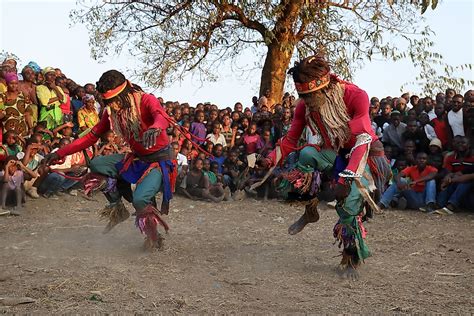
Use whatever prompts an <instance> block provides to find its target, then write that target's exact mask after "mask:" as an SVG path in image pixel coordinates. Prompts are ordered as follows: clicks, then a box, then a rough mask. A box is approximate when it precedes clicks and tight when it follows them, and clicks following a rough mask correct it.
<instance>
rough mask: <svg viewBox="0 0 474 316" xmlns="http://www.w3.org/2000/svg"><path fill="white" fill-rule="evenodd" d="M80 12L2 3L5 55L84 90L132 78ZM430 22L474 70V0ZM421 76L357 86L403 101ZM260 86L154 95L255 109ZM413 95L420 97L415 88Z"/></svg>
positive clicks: (53, 4) (193, 84) (211, 85)
mask: <svg viewBox="0 0 474 316" xmlns="http://www.w3.org/2000/svg"><path fill="white" fill-rule="evenodd" d="M75 6H76V3H75V1H70V0H49V1H45V0H0V21H1V22H0V51H2V50H5V51H8V52H11V53H14V54H15V55H17V56H18V57H19V58H20V61H21V62H20V67H22V66H23V65H25V64H27V63H28V62H29V61H31V60H33V61H36V62H37V63H38V64H39V65H40V66H41V67H42V68H44V67H46V66H53V67H57V68H61V69H62V70H63V72H64V73H65V74H66V75H67V76H68V77H70V78H72V79H74V80H75V81H76V82H78V83H79V84H85V83H87V82H93V83H94V82H96V81H97V80H98V79H99V77H100V75H101V74H102V73H103V72H105V71H107V70H109V69H117V70H120V71H123V72H124V73H125V74H127V70H128V69H130V67H133V65H134V60H133V57H130V56H126V55H122V56H108V57H107V60H106V61H105V62H102V63H99V62H97V61H95V60H93V59H92V58H91V57H90V48H89V46H88V43H89V37H88V33H87V30H86V28H85V27H84V26H83V25H73V26H71V21H70V19H69V12H70V11H71V9H73V8H75ZM424 16H425V17H426V19H427V24H428V25H429V26H430V27H431V29H432V30H434V31H435V32H436V36H435V38H434V42H435V49H436V51H438V52H439V53H441V54H442V55H443V56H444V58H445V61H446V62H447V63H448V64H450V65H460V64H466V63H472V64H474V42H473V38H474V23H473V19H474V1H473V0H444V1H441V3H440V4H439V5H438V8H437V9H436V10H434V11H433V10H431V9H428V11H427V13H425V14H424ZM241 60H243V61H244V63H245V61H246V60H247V61H248V64H249V65H253V64H254V62H255V59H254V56H251V55H249V56H242V58H241ZM262 64H263V63H262ZM20 67H19V68H20ZM20 69H21V68H20ZM416 75H417V74H416V70H415V69H414V68H413V66H412V65H411V64H410V63H409V62H408V61H398V62H393V61H390V60H388V61H387V60H378V61H373V62H367V63H366V64H365V65H364V67H363V68H362V69H360V70H358V71H356V73H355V75H354V80H353V82H354V83H356V84H357V85H358V86H359V87H361V88H363V89H365V90H366V91H367V93H368V94H369V96H378V97H383V96H387V95H392V96H395V95H400V87H401V86H402V84H404V83H406V82H409V81H412V80H413V79H414V78H415V77H416ZM463 77H464V78H465V79H470V80H474V75H473V71H467V72H464V73H463ZM259 80H260V71H253V72H251V73H249V75H248V76H245V77H239V76H237V75H235V74H234V73H233V72H232V71H231V69H230V67H229V69H222V70H221V76H220V78H219V80H218V81H217V82H204V83H201V82H200V81H199V80H196V78H195V77H194V78H193V77H191V76H189V77H188V78H186V79H185V80H183V81H182V82H176V83H175V84H173V85H172V86H170V87H168V88H164V89H148V92H153V93H154V94H155V95H157V96H162V97H163V98H164V99H165V100H173V101H180V102H189V103H190V104H191V105H195V104H196V103H198V102H212V103H215V104H218V105H219V107H221V108H223V107H227V106H231V107H233V105H234V104H235V102H242V103H243V104H244V106H249V105H251V98H252V96H253V95H257V94H258V88H259ZM290 87H292V84H290ZM471 88H472V87H471ZM408 90H409V92H411V93H419V89H418V88H415V87H409V88H408Z"/></svg>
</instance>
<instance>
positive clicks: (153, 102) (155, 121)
mask: <svg viewBox="0 0 474 316" xmlns="http://www.w3.org/2000/svg"><path fill="white" fill-rule="evenodd" d="M140 113H141V124H140V125H141V129H140V135H139V136H140V140H141V138H142V136H143V133H144V132H145V131H146V130H148V129H150V128H161V133H160V135H158V137H157V139H156V144H155V146H154V147H153V148H149V149H145V148H144V147H143V145H142V144H141V143H140V142H139V141H136V140H135V139H134V138H133V137H132V138H130V139H126V141H127V142H128V143H129V144H130V148H131V149H132V151H133V152H135V153H137V154H138V155H140V156H143V155H148V154H151V153H154V152H156V151H158V150H160V149H162V148H164V147H166V146H168V144H169V139H168V135H166V128H167V127H168V125H169V123H168V120H167V119H166V117H168V115H167V114H166V112H165V110H164V109H163V108H162V107H161V105H160V102H159V101H158V100H157V99H156V98H155V97H154V96H153V95H151V94H142V99H141V103H140ZM109 120H110V118H109V115H108V113H107V112H106V111H104V114H103V115H102V118H101V119H100V121H99V123H98V124H97V125H96V126H94V127H93V128H92V132H90V133H88V134H87V135H86V136H84V137H82V138H79V139H76V140H75V141H73V142H72V143H71V144H69V145H66V146H64V147H63V148H61V149H59V150H58V151H57V153H58V155H59V157H60V158H62V157H65V156H67V155H70V154H72V153H75V152H78V151H80V150H83V149H86V148H88V147H89V146H92V145H93V144H95V143H96V142H97V140H98V139H99V137H100V136H102V135H103V134H104V133H105V132H107V131H109V130H110V121H109Z"/></svg>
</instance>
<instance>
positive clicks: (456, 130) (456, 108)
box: [448, 94, 465, 137]
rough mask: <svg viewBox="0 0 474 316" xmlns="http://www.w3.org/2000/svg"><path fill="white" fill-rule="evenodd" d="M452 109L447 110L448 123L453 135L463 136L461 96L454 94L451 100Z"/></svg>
mask: <svg viewBox="0 0 474 316" xmlns="http://www.w3.org/2000/svg"><path fill="white" fill-rule="evenodd" d="M451 104H452V106H453V107H452V109H451V111H449V112H448V123H449V126H450V127H451V132H452V135H453V137H455V136H465V132H464V110H463V108H462V104H463V96H462V95H460V94H456V95H455V96H454V97H453V100H452V101H451Z"/></svg>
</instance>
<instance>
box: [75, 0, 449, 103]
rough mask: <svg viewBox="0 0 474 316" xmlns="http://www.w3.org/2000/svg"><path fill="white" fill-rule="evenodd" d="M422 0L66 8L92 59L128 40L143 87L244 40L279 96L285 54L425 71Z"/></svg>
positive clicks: (136, 0)
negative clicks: (376, 61) (397, 42)
mask: <svg viewBox="0 0 474 316" xmlns="http://www.w3.org/2000/svg"><path fill="white" fill-rule="evenodd" d="M430 5H431V7H432V8H435V7H436V5H437V0H371V1H363V0H343V1H341V2H333V1H329V0H278V1H277V0H274V1H270V0H268V1H251V0H241V1H235V0H199V1H197V0H196V1H195V0H181V1H180V0H157V1H155V0H129V1H120V0H118V1H106V2H102V1H101V2H98V3H96V4H95V5H93V6H90V7H85V5H84V4H83V7H82V8H80V9H78V10H74V11H73V12H71V17H72V19H73V21H75V22H76V23H83V24H85V25H86V26H87V28H88V30H89V32H90V35H91V36H90V47H91V50H92V56H93V57H94V58H96V59H100V58H103V57H104V56H106V55H108V54H110V53H120V52H122V51H123V50H124V49H127V50H128V51H129V53H130V54H132V55H133V56H136V57H137V58H138V59H139V60H140V62H141V64H142V69H140V70H139V71H137V73H136V74H137V75H139V76H140V77H141V79H142V80H143V81H145V82H146V83H147V84H149V85H151V86H158V87H162V86H166V85H167V84H169V83H171V82H174V81H176V80H179V79H182V78H183V76H185V75H186V74H187V73H189V72H198V73H199V74H201V75H202V77H204V78H205V79H206V80H214V79H216V78H217V76H218V71H217V69H219V66H220V65H222V63H224V62H229V61H234V60H235V59H236V58H237V57H238V56H239V54H240V52H241V51H243V50H245V49H253V50H254V51H255V52H256V55H257V57H263V58H262V59H263V60H264V62H263V65H262V74H261V83H260V94H263V92H264V91H266V90H267V89H270V91H271V95H272V97H273V98H274V99H275V100H279V99H281V96H282V93H283V89H284V84H285V79H286V71H287V69H288V67H289V65H290V62H291V61H292V59H295V58H298V57H305V56H307V55H308V54H316V53H317V54H324V55H325V56H326V57H327V58H328V59H329V60H330V62H331V64H332V66H333V70H334V71H335V72H336V73H338V74H339V75H341V76H342V77H343V78H345V79H350V78H351V74H352V73H353V71H354V70H355V69H356V68H358V67H361V66H362V65H363V63H364V61H366V60H367V59H368V60H370V59H371V58H374V57H377V56H379V57H382V58H390V59H393V60H397V59H400V58H409V59H410V60H411V61H412V62H413V63H417V64H419V66H421V67H422V68H424V69H426V70H427V71H432V70H433V67H432V65H430V64H429V63H427V62H426V61H425V59H426V56H427V55H426V54H428V55H429V56H430V59H431V60H435V61H436V63H438V64H442V56H440V55H439V54H435V53H433V52H430V51H429V50H430V47H431V46H432V42H431V41H430V39H429V38H430V36H431V35H432V32H431V31H430V30H429V29H428V28H426V27H425V28H423V26H422V20H423V19H422V17H421V14H420V10H423V11H424V10H426V8H427V7H428V6H430ZM394 39H402V40H404V42H405V43H406V45H405V46H404V47H395V46H394V45H393V44H392V43H393V42H394ZM420 43H423V46H422V49H420V46H419V44H420ZM262 59H261V60H262ZM448 75H449V74H448Z"/></svg>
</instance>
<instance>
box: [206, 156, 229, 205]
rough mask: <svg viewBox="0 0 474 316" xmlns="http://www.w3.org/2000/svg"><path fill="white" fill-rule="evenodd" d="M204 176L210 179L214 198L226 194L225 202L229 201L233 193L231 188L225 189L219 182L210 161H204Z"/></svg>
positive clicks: (210, 188)
mask: <svg viewBox="0 0 474 316" xmlns="http://www.w3.org/2000/svg"><path fill="white" fill-rule="evenodd" d="M202 170H203V172H204V175H205V176H206V177H207V178H208V179H209V192H211V194H212V195H214V196H221V195H222V194H224V201H229V199H230V195H231V191H230V188H229V187H225V188H224V184H223V183H222V181H219V180H221V179H219V178H218V177H217V175H216V174H215V173H214V172H213V171H212V170H211V161H210V160H209V159H204V160H203V168H202Z"/></svg>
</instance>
